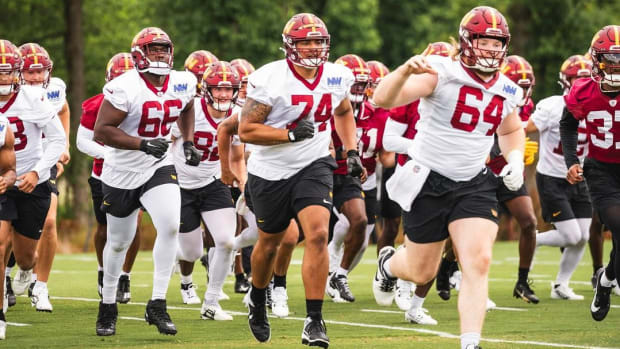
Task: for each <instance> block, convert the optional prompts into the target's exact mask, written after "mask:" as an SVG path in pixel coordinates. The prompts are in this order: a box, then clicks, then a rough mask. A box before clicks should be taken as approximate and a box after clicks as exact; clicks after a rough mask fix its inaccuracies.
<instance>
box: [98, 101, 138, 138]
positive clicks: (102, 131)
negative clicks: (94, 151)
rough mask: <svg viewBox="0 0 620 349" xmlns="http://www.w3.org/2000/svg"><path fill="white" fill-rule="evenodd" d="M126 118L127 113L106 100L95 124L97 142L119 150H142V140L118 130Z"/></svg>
mask: <svg viewBox="0 0 620 349" xmlns="http://www.w3.org/2000/svg"><path fill="white" fill-rule="evenodd" d="M126 117H127V112H124V111H122V110H119V109H116V108H115V107H114V106H113V105H112V103H110V102H109V101H108V100H107V99H104V100H103V102H102V103H101V107H100V108H99V114H97V121H96V122H95V140H96V141H98V142H101V143H103V144H106V145H108V146H110V147H114V148H118V149H127V150H140V143H141V141H142V138H140V137H133V136H130V135H128V134H127V133H126V132H125V131H123V130H121V129H120V128H118V125H120V124H121V122H123V120H125V118H126Z"/></svg>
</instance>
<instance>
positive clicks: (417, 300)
mask: <svg viewBox="0 0 620 349" xmlns="http://www.w3.org/2000/svg"><path fill="white" fill-rule="evenodd" d="M425 299H426V298H425V297H418V296H416V295H415V294H414V295H413V297H412V298H411V307H410V309H416V308H422V306H423V305H424V300H425Z"/></svg>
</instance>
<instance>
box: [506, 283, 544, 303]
mask: <svg viewBox="0 0 620 349" xmlns="http://www.w3.org/2000/svg"><path fill="white" fill-rule="evenodd" d="M531 284H532V281H531V280H528V281H527V282H519V281H517V284H516V285H515V288H514V290H513V291H512V295H513V296H514V297H515V298H521V299H523V300H524V301H526V302H527V303H534V304H538V302H539V301H540V300H539V299H538V297H537V296H536V294H535V293H534V291H533V290H532V288H531V287H530V285H531Z"/></svg>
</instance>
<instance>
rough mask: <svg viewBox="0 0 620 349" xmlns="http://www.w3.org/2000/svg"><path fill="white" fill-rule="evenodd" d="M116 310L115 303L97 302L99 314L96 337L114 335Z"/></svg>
mask: <svg viewBox="0 0 620 349" xmlns="http://www.w3.org/2000/svg"><path fill="white" fill-rule="evenodd" d="M117 317H118V308H117V307H116V303H112V304H105V303H103V302H99V313H98V314H97V324H96V325H95V329H96V331H97V336H112V335H114V334H115V333H116V318H117Z"/></svg>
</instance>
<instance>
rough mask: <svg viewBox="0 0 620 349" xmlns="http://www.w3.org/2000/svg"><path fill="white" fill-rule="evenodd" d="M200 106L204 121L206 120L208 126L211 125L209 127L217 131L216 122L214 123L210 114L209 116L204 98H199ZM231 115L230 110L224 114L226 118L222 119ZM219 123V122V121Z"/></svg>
mask: <svg viewBox="0 0 620 349" xmlns="http://www.w3.org/2000/svg"><path fill="white" fill-rule="evenodd" d="M200 106H202V111H203V112H204V114H205V119H207V121H208V122H209V124H211V126H212V127H213V128H214V129H216V130H217V126H218V125H219V124H218V123H217V122H215V120H214V119H213V117H212V116H211V114H209V108H207V102H205V99H204V98H200ZM230 114H231V110H229V111H228V112H227V113H226V116H225V117H224V118H227V117H229V116H230ZM220 122H221V121H220Z"/></svg>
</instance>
